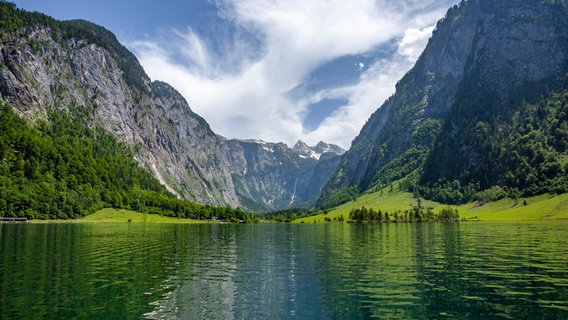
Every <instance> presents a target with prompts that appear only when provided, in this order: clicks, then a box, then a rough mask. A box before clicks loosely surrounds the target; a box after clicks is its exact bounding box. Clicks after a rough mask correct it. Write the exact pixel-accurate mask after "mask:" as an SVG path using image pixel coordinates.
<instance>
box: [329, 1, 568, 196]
mask: <svg viewBox="0 0 568 320" xmlns="http://www.w3.org/2000/svg"><path fill="white" fill-rule="evenodd" d="M566 32H567V29H566V9H565V7H564V5H563V4H561V3H559V2H557V1H540V0H539V1H537V0H530V1H504V0H469V1H462V3H461V4H460V5H459V6H454V7H453V8H451V9H450V10H449V11H448V13H447V15H446V17H445V18H444V19H442V20H441V21H440V22H439V23H438V24H437V27H436V30H435V31H434V33H433V35H432V38H431V39H430V41H429V43H428V45H427V47H426V49H425V50H424V52H423V53H422V55H421V56H420V58H419V60H418V61H417V63H416V65H415V66H414V68H413V69H412V70H410V71H409V72H408V73H407V74H406V75H405V76H404V77H403V78H402V79H401V80H400V81H399V83H398V84H397V86H396V93H395V94H394V95H393V96H392V97H391V98H390V99H388V100H387V101H386V102H385V103H384V104H383V105H382V106H381V107H380V108H379V109H378V110H377V111H376V112H375V113H374V114H373V115H372V116H371V117H370V119H369V120H368V122H367V123H366V124H365V126H364V127H363V129H362V131H361V133H360V134H359V135H358V136H357V137H356V138H355V139H354V141H353V143H352V146H351V149H350V150H349V151H348V152H347V153H346V154H345V156H344V157H343V159H342V160H341V163H340V165H339V167H338V170H337V172H336V173H335V174H334V176H333V177H332V178H331V179H330V181H329V183H328V185H327V186H326V188H325V190H324V193H323V196H322V199H320V204H321V205H324V204H325V203H326V202H327V204H333V203H329V201H330V199H332V198H334V197H335V198H337V199H340V198H341V196H339V194H340V193H350V194H352V193H357V192H361V191H364V190H367V189H368V188H370V187H371V186H372V185H373V184H375V183H377V182H378V181H379V182H388V181H392V180H395V179H399V178H402V177H404V176H405V175H407V174H409V173H411V172H413V171H414V170H417V169H420V168H421V167H422V166H423V165H424V164H425V163H426V162H428V163H429V166H428V167H429V170H428V172H427V173H426V174H425V176H427V178H425V180H429V181H432V180H437V179H440V178H447V179H453V178H460V177H464V174H466V175H469V176H470V177H471V176H474V175H475V174H478V173H480V171H482V170H483V169H482V168H483V165H482V164H481V163H484V164H487V162H488V161H491V160H490V159H488V158H483V157H482V156H481V155H480V154H481V152H478V153H477V154H476V152H475V151H474V152H472V147H471V145H470V146H468V145H467V141H466V140H467V139H465V136H464V134H463V130H461V129H463V126H464V123H465V122H467V121H470V120H475V119H473V118H474V116H477V115H478V114H484V115H485V117H492V116H495V115H497V116H499V115H507V116H508V117H510V116H511V115H512V114H514V113H515V112H516V110H518V109H517V108H516V107H515V106H517V104H516V102H518V101H522V100H523V99H526V100H531V99H532V98H533V97H534V96H535V95H539V94H541V93H542V92H544V91H542V90H541V89H544V87H545V86H546V85H550V84H552V85H554V84H556V85H560V83H561V82H562V81H563V77H564V74H565V72H566V69H567V68H566V62H567V60H566V56H567V55H566V49H567V46H566ZM527 89H530V90H527ZM474 96H475V99H473V100H472V97H474ZM455 119H462V121H461V122H460V121H456V120H455ZM450 138H451V139H450ZM449 140H453V141H454V143H453V144H445V145H440V143H438V145H436V148H435V151H434V152H433V154H430V150H431V148H432V147H433V146H434V145H435V142H436V141H449ZM473 140H474V139H473V138H472V140H471V141H469V143H470V144H473V143H474V141H473ZM453 153H455V154H456V158H459V159H454V160H459V161H451V160H449V159H447V158H444V157H446V156H447V155H449V154H453ZM457 163H460V164H463V163H468V164H466V165H465V166H463V167H460V168H456V167H453V166H455V165H457ZM393 167H396V170H391V169H392V168H393ZM393 172H396V173H393ZM344 200H345V197H343V198H342V199H341V200H340V201H344ZM332 202H333V201H332Z"/></svg>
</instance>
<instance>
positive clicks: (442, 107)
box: [0, 0, 568, 211]
mask: <svg viewBox="0 0 568 320" xmlns="http://www.w3.org/2000/svg"><path fill="white" fill-rule="evenodd" d="M0 6H1V8H2V10H1V13H0V15H1V17H0V18H1V19H0V30H1V33H0V39H1V42H0V50H1V57H0V93H1V95H2V99H3V100H4V101H6V102H8V103H9V104H10V105H11V106H12V107H13V109H14V110H15V111H16V113H17V114H18V115H19V116H20V117H22V118H24V119H26V120H27V121H28V122H29V123H32V124H34V123H41V122H42V121H45V120H49V114H51V113H53V112H58V113H65V114H67V115H70V116H71V117H73V118H74V119H79V120H80V121H81V122H82V123H83V124H84V126H85V127H88V128H92V129H94V128H102V129H104V130H105V131H106V132H108V133H111V134H112V135H113V136H114V137H116V139H118V140H119V141H121V142H123V143H124V144H125V145H126V146H127V147H128V148H129V150H131V151H132V154H133V157H134V159H135V160H136V161H137V162H138V163H139V165H140V166H141V167H142V168H144V169H146V170H147V171H149V172H151V173H152V175H153V176H154V177H156V179H157V180H158V181H159V182H160V183H161V184H162V185H164V186H165V187H166V188H167V190H168V191H169V192H170V193H171V194H173V195H175V196H176V197H178V198H181V199H184V200H187V201H191V202H197V203H202V204H211V205H216V206H230V207H242V208H244V209H246V210H253V211H272V210H281V209H287V208H291V207H314V206H317V207H320V208H327V207H332V206H335V205H338V204H341V203H344V202H346V201H349V200H352V199H354V198H355V197H357V196H358V195H360V194H361V193H363V192H366V191H373V190H378V189H380V188H383V187H385V186H387V185H389V184H392V183H393V182H395V181H400V185H401V187H403V188H405V189H406V190H408V191H411V192H413V193H415V194H416V195H417V196H418V195H421V196H423V197H425V198H428V199H433V200H437V201H440V202H443V203H463V202H466V201H472V200H480V201H488V200H495V199H498V198H500V197H505V196H510V197H519V196H524V195H534V194H542V193H563V192H568V178H567V176H568V175H567V174H566V173H567V172H568V90H567V78H566V77H567V74H568V14H567V12H568V5H567V4H566V3H565V1H554V0H523V1H518V0H508V1H505V0H468V1H462V2H461V3H460V4H459V5H456V6H454V7H452V8H450V9H449V10H448V12H447V14H446V16H445V17H444V18H443V19H442V20H440V21H439V22H438V24H437V25H436V28H435V30H434V32H433V34H432V37H431V39H430V40H429V42H428V45H427V46H426V48H425V50H424V52H423V53H422V54H421V56H420V58H419V59H418V61H417V62H416V64H415V66H414V67H413V68H412V69H411V70H410V71H409V72H408V73H407V74H406V75H405V76H404V77H403V78H402V79H401V80H400V81H399V82H398V83H397V85H396V92H395V93H394V94H393V95H392V96H391V97H390V98H389V99H388V100H387V101H386V102H384V104H382V106H380V107H379V108H378V109H377V111H376V112H375V113H374V114H373V115H371V117H370V118H369V120H368V121H367V123H366V124H365V126H364V127H363V128H362V130H361V132H360V134H359V135H358V136H357V137H356V138H355V139H354V140H353V142H352V145H351V148H350V149H349V150H348V151H347V152H345V150H343V149H341V148H340V147H338V146H335V145H331V144H327V143H324V142H320V143H318V144H317V145H316V146H308V145H307V144H305V143H304V142H302V141H298V142H297V143H296V145H295V146H293V147H292V148H290V147H288V146H287V145H286V144H284V143H269V142H264V141H260V140H237V139H227V138H225V137H222V136H219V135H217V134H215V133H214V132H213V131H212V130H211V128H210V127H209V125H208V124H207V122H206V121H205V119H203V118H201V117H200V116H199V115H197V114H195V113H194V112H193V111H192V110H191V108H190V107H189V105H188V103H187V102H186V100H185V99H184V98H183V97H182V96H181V95H180V94H179V93H178V92H177V91H176V90H175V89H174V88H173V87H171V86H170V85H168V84H166V83H163V82H159V81H151V80H150V79H149V77H148V76H147V75H146V73H145V72H144V70H143V69H142V67H141V66H140V64H139V63H138V60H137V59H136V58H135V57H134V55H133V54H132V53H130V52H129V51H128V50H127V49H126V48H125V47H124V46H122V45H121V44H120V43H119V42H118V41H117V39H116V37H115V36H114V35H113V34H112V33H110V32H109V31H108V30H106V29H104V28H103V27H101V26H97V25H95V24H92V23H90V22H87V21H83V20H72V21H56V20H54V19H52V18H50V17H47V16H45V15H43V14H40V13H29V12H25V11H23V10H19V9H17V8H15V6H14V5H13V4H10V3H7V2H2V3H0ZM344 152H345V153H344Z"/></svg>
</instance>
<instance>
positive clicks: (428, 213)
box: [349, 206, 460, 223]
mask: <svg viewBox="0 0 568 320" xmlns="http://www.w3.org/2000/svg"><path fill="white" fill-rule="evenodd" d="M459 218H460V217H459V213H458V210H457V209H452V208H443V209H442V210H441V211H440V212H439V213H435V212H433V211H432V209H430V208H428V209H424V208H420V207H419V206H414V207H412V208H411V209H409V210H404V211H402V210H396V211H395V212H393V213H389V212H388V211H384V212H383V211H382V210H380V209H379V210H378V211H375V210H374V209H372V208H371V209H367V208H365V207H361V208H353V209H351V211H350V212H349V221H351V222H357V223H362V222H369V223H390V222H396V223H399V222H426V221H458V220H459Z"/></svg>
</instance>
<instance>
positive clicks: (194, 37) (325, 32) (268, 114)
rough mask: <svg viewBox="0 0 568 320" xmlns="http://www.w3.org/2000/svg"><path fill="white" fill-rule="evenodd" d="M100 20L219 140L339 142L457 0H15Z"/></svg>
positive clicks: (388, 90)
mask: <svg viewBox="0 0 568 320" xmlns="http://www.w3.org/2000/svg"><path fill="white" fill-rule="evenodd" d="M13 2H15V3H16V4H17V6H18V7H20V8H23V9H26V10H29V11H39V12H43V13H45V14H48V15H50V16H52V17H54V18H56V19H59V20H67V19H86V20H89V21H92V22H94V23H97V24H99V25H102V26H104V27H105V28H107V29H109V30H110V31H112V32H113V33H115V34H116V36H117V37H118V39H119V40H120V41H121V42H122V43H123V44H124V45H125V46H126V47H127V48H128V49H130V50H131V51H132V52H133V53H134V54H135V55H136V56H137V57H138V59H139V60H140V63H141V65H142V66H143V67H144V69H145V70H146V73H148V75H149V76H150V78H151V79H152V80H161V81H165V82H168V83H169V84H171V85H172V86H173V87H175V88H176V89H177V90H178V91H179V92H180V93H181V94H182V95H183V96H184V97H185V98H186V99H187V100H188V103H189V105H190V107H191V109H192V110H193V111H194V112H196V113H198V114H199V115H201V116H202V117H204V118H205V119H206V120H207V122H208V123H209V124H210V126H211V128H212V129H213V131H215V132H216V133H218V134H220V135H223V136H225V137H227V138H239V139H259V140H264V141H269V142H285V143H287V144H288V145H290V146H293V145H294V143H295V142H296V141H297V140H300V139H301V140H303V141H305V142H307V143H308V144H310V145H315V144H317V142H319V141H325V142H328V143H334V144H338V145H340V146H342V147H344V148H349V146H350V145H351V141H352V140H353V139H354V138H355V137H356V136H357V134H358V133H359V131H360V130H361V128H362V126H363V125H364V124H365V122H366V121H367V120H368V118H369V117H370V116H371V114H372V113H373V112H374V111H376V110H377V109H378V108H379V107H380V106H381V105H382V103H383V102H384V101H385V100H386V99H387V98H388V97H389V96H391V95H392V94H393V93H394V91H395V84H396V82H397V81H398V80H400V78H402V76H403V75H404V74H405V73H406V72H408V70H410V69H411V68H412V66H413V65H414V63H415V61H416V59H417V58H418V57H419V55H420V53H421V52H422V50H423V49H424V47H425V46H426V44H427V41H428V39H429V37H430V36H431V33H432V31H433V30H434V27H435V24H436V22H437V21H438V20H439V19H441V18H443V17H444V15H445V13H446V11H447V9H448V8H449V7H451V6H453V5H455V4H457V3H458V2H459V0H350V1H345V0H285V1H279V0H185V1H184V0H170V1H155V0H153V1H148V0H136V1H133V0H113V1H109V0H98V1H76V0H46V1H38V0H17V1H13Z"/></svg>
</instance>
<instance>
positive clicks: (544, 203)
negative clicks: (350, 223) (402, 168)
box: [294, 184, 568, 223]
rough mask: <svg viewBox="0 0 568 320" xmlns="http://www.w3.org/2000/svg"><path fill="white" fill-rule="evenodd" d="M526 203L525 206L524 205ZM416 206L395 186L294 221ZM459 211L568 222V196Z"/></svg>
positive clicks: (436, 205)
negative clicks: (363, 209) (359, 211)
mask: <svg viewBox="0 0 568 320" xmlns="http://www.w3.org/2000/svg"><path fill="white" fill-rule="evenodd" d="M420 201H421V206H422V207H425V208H433V211H434V212H439V211H440V210H442V208H447V207H448V206H447V205H442V204H440V203H437V202H434V201H428V200H424V199H421V200H420ZM525 202H526V205H525ZM416 205H417V200H416V199H415V198H414V197H413V195H412V193H409V192H404V191H401V190H400V188H399V187H398V186H397V185H396V184H395V188H394V190H392V191H391V190H390V188H385V189H383V190H381V191H378V192H374V193H365V194H363V195H362V196H360V197H359V198H357V199H356V200H355V201H350V202H348V203H345V204H343V205H340V206H338V207H336V208H333V209H330V210H328V212H327V213H322V214H318V215H315V216H311V217H306V218H302V219H298V220H295V221H294V222H295V223H314V222H316V223H323V222H326V218H327V220H331V221H334V222H335V221H337V220H339V218H340V217H341V216H343V218H344V220H345V221H347V220H348V219H349V212H350V211H351V210H352V209H359V208H361V207H365V208H367V209H374V210H382V211H383V212H385V211H387V212H389V213H393V212H395V211H397V210H400V211H404V210H409V209H410V208H411V207H412V206H416ZM449 207H451V208H455V209H458V211H459V215H460V218H465V219H468V220H470V219H471V220H539V219H568V193H567V194H562V195H559V196H551V195H540V196H536V197H530V198H526V199H520V200H518V201H515V200H513V199H502V200H499V201H496V202H490V203H487V204H485V205H479V204H478V203H468V204H465V205H461V206H449Z"/></svg>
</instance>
